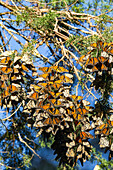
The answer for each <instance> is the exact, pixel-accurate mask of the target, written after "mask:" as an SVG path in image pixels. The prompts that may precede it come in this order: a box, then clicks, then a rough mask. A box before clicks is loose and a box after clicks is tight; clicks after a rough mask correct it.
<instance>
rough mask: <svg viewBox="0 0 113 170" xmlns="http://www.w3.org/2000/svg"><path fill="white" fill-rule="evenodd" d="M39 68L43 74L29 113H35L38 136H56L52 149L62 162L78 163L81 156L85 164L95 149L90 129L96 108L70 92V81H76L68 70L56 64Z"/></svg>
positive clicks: (33, 86)
mask: <svg viewBox="0 0 113 170" xmlns="http://www.w3.org/2000/svg"><path fill="white" fill-rule="evenodd" d="M39 70H41V71H42V72H43V74H41V75H39V76H38V78H36V79H35V80H36V81H37V83H36V84H31V87H30V89H31V91H30V92H29V95H28V99H29V102H28V105H27V106H26V108H25V112H31V114H33V117H34V122H33V123H34V124H33V126H34V127H36V128H37V129H38V134H37V136H39V135H41V134H42V135H45V136H46V137H47V136H50V134H51V133H52V134H53V135H54V136H55V142H54V143H53V145H52V148H53V149H54V150H55V154H57V157H56V159H59V158H60V163H61V164H64V163H66V162H67V163H68V164H70V165H72V166H74V165H75V164H76V162H77V160H78V159H79V160H80V161H81V163H82V164H83V162H85V161H86V160H87V159H88V157H90V151H91V148H92V147H91V145H90V143H89V141H88V139H89V138H93V136H92V135H91V134H90V133H89V132H88V131H89V130H90V122H89V119H88V113H89V112H90V111H92V108H91V107H90V106H89V103H87V101H84V100H83V97H82V96H76V95H70V93H69V91H70V86H69V84H70V83H72V82H73V81H72V75H70V74H68V73H67V72H68V70H67V69H65V68H63V67H60V66H52V67H43V68H39ZM29 119H30V118H29ZM61 150H62V152H61Z"/></svg>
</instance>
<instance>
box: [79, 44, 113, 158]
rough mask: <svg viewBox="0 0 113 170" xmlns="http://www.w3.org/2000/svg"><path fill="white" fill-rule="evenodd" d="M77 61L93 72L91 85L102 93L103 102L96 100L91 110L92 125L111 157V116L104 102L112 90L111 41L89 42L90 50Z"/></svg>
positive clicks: (112, 45) (112, 124)
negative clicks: (93, 77)
mask: <svg viewBox="0 0 113 170" xmlns="http://www.w3.org/2000/svg"><path fill="white" fill-rule="evenodd" d="M79 61H80V62H81V63H82V64H83V65H84V68H85V71H87V72H90V73H96V74H94V76H95V80H94V81H93V82H92V84H91V86H92V87H95V89H96V90H98V89H100V92H101V94H102V95H103V97H104V99H103V103H101V102H99V101H98V102H97V103H96V104H95V107H94V108H95V109H94V110H93V111H92V116H91V120H92V122H93V123H92V125H93V128H95V136H98V137H99V138H100V142H99V145H100V147H102V148H106V151H107V150H110V154H109V159H111V157H113V137H112V136H113V117H112V112H111V111H110V110H112V109H110V107H108V105H106V104H105V103H104V101H107V100H108V99H109V97H108V94H110V93H111V92H112V82H113V43H106V42H102V41H97V43H93V44H91V50H90V51H89V52H88V53H87V54H86V55H83V56H81V57H80V59H79Z"/></svg>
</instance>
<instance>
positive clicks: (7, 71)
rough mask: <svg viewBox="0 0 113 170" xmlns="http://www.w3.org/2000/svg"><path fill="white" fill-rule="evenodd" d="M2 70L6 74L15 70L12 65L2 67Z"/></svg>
mask: <svg viewBox="0 0 113 170" xmlns="http://www.w3.org/2000/svg"><path fill="white" fill-rule="evenodd" d="M1 71H2V72H3V73H4V74H9V73H12V72H13V70H12V69H11V68H10V67H2V68H1Z"/></svg>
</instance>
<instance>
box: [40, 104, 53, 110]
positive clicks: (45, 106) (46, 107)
mask: <svg viewBox="0 0 113 170" xmlns="http://www.w3.org/2000/svg"><path fill="white" fill-rule="evenodd" d="M50 106H51V105H50V103H47V104H46V105H43V106H42V108H43V109H44V110H47V109H49V108H50Z"/></svg>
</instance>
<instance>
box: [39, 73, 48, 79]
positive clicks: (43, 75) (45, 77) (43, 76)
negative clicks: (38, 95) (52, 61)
mask: <svg viewBox="0 0 113 170" xmlns="http://www.w3.org/2000/svg"><path fill="white" fill-rule="evenodd" d="M48 76H49V74H48V73H45V74H41V75H39V77H42V78H44V79H47V77H48Z"/></svg>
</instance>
